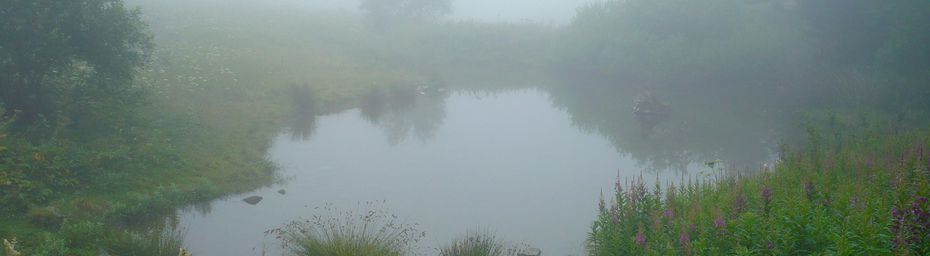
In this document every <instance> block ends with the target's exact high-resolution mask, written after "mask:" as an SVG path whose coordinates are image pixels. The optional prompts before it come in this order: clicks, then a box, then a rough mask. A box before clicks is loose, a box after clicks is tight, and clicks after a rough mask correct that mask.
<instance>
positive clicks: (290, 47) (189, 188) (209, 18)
mask: <svg viewBox="0 0 930 256" xmlns="http://www.w3.org/2000/svg"><path fill="white" fill-rule="evenodd" d="M127 2H128V3H129V4H130V5H138V6H141V7H142V9H141V10H142V17H143V20H144V21H145V22H146V23H148V30H149V31H148V32H150V33H151V34H153V36H154V44H155V48H154V52H153V53H152V56H151V60H150V61H149V63H148V64H147V65H145V66H144V67H143V68H142V69H140V70H136V71H135V73H134V74H133V77H134V79H133V80H134V82H133V83H134V85H133V87H134V88H138V89H139V92H140V94H141V95H144V96H142V97H141V98H142V100H140V101H139V103H138V104H136V105H133V107H127V108H106V106H104V105H101V106H100V107H101V110H100V111H99V113H101V115H103V116H105V117H106V118H100V120H106V122H98V123H96V124H94V125H91V126H89V127H87V128H86V129H75V128H74V127H75V126H76V125H75V124H76V123H78V121H81V120H73V119H68V118H58V119H50V120H52V121H47V122H38V123H36V124H35V125H30V126H28V127H13V126H12V124H13V123H15V119H14V118H13V117H11V118H0V191H2V195H0V204H2V205H3V207H2V208H0V216H2V217H0V238H7V239H12V238H17V241H18V244H17V246H16V248H17V249H18V250H19V251H20V252H22V253H24V255H96V254H97V253H98V252H99V251H101V250H106V251H109V252H110V253H112V254H114V255H125V254H129V253H134V252H133V250H135V251H138V249H139V248H149V247H148V246H149V245H147V244H146V243H145V241H160V240H159V239H161V238H160V237H162V236H163V235H162V234H163V232H161V230H160V228H155V229H154V230H149V231H132V232H130V231H127V229H126V227H129V226H138V225H139V224H140V223H149V222H151V221H153V220H155V219H157V218H159V217H161V216H163V215H166V214H169V215H170V214H171V213H172V212H173V211H174V209H176V207H178V206H182V205H185V204H189V203H193V202H199V201H204V200H210V199H214V198H218V197H221V196H224V195H229V194H236V193H241V192H245V191H249V190H252V189H255V188H258V187H261V186H265V185H269V184H271V183H273V182H274V180H275V176H274V169H275V166H274V165H273V163H271V162H269V161H268V160H267V159H266V158H265V151H266V149H267V148H268V146H269V143H270V141H271V139H272V138H273V137H274V136H275V135H276V134H278V133H280V132H283V131H286V130H295V129H300V127H289V126H299V125H300V124H293V122H291V120H294V119H298V120H301V119H306V118H307V117H309V119H312V118H313V116H317V115H323V114H327V113H333V112H337V111H341V110H344V109H348V108H352V107H354V106H357V105H358V104H359V101H360V98H361V97H362V95H367V94H370V92H373V91H382V90H381V89H380V88H385V87H387V88H395V87H404V86H410V87H412V86H416V85H417V84H420V83H423V82H424V81H429V80H435V79H436V78H437V77H440V76H445V75H444V74H446V73H447V72H444V71H442V70H444V69H455V68H460V67H461V66H453V65H452V64H457V65H461V64H463V63H457V62H454V60H457V59H461V58H460V57H461V56H468V57H469V59H470V62H469V63H471V64H469V63H464V64H469V65H474V63H483V62H493V61H489V60H493V59H506V60H513V61H515V62H514V63H510V62H494V63H498V64H500V65H505V66H507V67H514V66H525V67H526V69H531V68H532V67H533V66H534V65H537V64H538V63H541V62H542V61H541V60H532V61H528V60H527V58H522V57H517V56H515V55H516V54H529V52H530V51H529V50H528V49H526V47H523V46H519V45H517V44H514V43H513V42H517V41H529V40H531V39H533V38H538V37H541V36H543V35H544V34H545V33H544V32H546V29H545V28H543V27H534V26H520V25H502V26H492V25H481V24H472V23H460V24H414V25H412V26H415V27H396V28H392V30H393V31H381V32H379V31H372V30H370V28H368V27H366V26H367V23H366V22H365V21H364V20H363V19H362V18H361V17H358V16H357V15H350V14H344V13H328V12H320V11H316V10H309V9H305V8H290V7H288V6H279V5H265V4H261V3H236V4H229V3H227V2H225V1H196V2H195V1H148V0H138V1H127ZM217 6H224V8H225V9H224V11H223V12H217V11H214V8H216V7H217ZM515 31H522V32H523V33H519V34H517V33H513V32H515ZM474 33H483V34H481V35H479V36H474V35H473V34H474ZM511 34H512V35H511ZM492 37H493V38H500V37H508V38H511V39H510V40H509V41H507V42H505V43H502V44H484V43H480V42H482V41H484V38H492ZM453 41H454V42H458V43H457V44H456V45H455V48H454V49H452V50H450V49H449V48H447V47H446V46H447V45H448V44H447V43H448V42H453ZM518 46H519V47H518ZM516 48H520V49H521V50H522V51H513V50H514V49H516ZM475 52H480V53H481V54H473V53H475ZM504 55H506V56H504ZM496 69H497V68H496V67H489V68H486V69H484V71H480V70H474V69H473V70H471V71H474V72H475V74H484V75H486V76H492V77H497V75H488V74H490V73H493V72H488V71H493V70H496ZM469 76H470V75H469ZM517 76H519V75H517ZM65 83H66V82H65ZM10 111H12V110H10ZM3 112H5V111H4V110H3V109H2V108H0V113H3ZM111 116H112V117H111ZM155 226H158V225H155ZM132 230H136V229H135V227H133V229H132ZM85 237H97V238H95V239H85ZM170 238H171V239H174V240H177V239H180V238H179V236H171V237H170ZM171 239H169V240H171ZM149 244H151V243H149ZM156 244H158V243H157V242H156ZM163 244H165V245H170V246H177V243H163ZM170 246H169V247H170ZM133 248H135V249H133ZM164 251H166V252H167V251H175V250H164ZM0 255H3V252H0Z"/></svg>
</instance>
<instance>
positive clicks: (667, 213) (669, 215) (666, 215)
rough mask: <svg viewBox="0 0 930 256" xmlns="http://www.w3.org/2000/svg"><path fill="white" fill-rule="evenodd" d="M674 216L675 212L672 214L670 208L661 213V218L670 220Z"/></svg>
mask: <svg viewBox="0 0 930 256" xmlns="http://www.w3.org/2000/svg"><path fill="white" fill-rule="evenodd" d="M674 216H675V212H673V211H672V209H671V208H669V209H665V211H664V212H662V218H666V219H671V218H672V217H674Z"/></svg>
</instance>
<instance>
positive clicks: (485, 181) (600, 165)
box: [180, 90, 700, 255]
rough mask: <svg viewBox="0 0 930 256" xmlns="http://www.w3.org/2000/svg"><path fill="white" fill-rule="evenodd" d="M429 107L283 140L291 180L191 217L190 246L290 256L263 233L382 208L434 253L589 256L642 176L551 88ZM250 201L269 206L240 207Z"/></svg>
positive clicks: (281, 161) (351, 115)
mask: <svg viewBox="0 0 930 256" xmlns="http://www.w3.org/2000/svg"><path fill="white" fill-rule="evenodd" d="M429 102H432V103H429ZM422 104H425V105H426V106H422V107H423V108H429V109H427V110H424V109H418V108H419V107H417V106H414V107H412V108H410V109H408V110H406V111H403V112H402V113H391V112H388V113H385V114H383V115H381V116H380V117H378V119H377V120H372V118H364V117H365V116H366V115H365V114H363V113H360V110H358V109H355V110H350V111H345V112H342V113H338V114H332V115H327V116H322V117H319V118H318V119H317V120H316V121H315V129H313V131H312V135H311V136H292V135H291V134H288V133H284V134H281V135H280V136H278V137H277V138H276V139H275V141H274V143H273V146H272V147H271V149H270V150H269V153H268V154H269V157H270V158H271V159H272V160H273V161H274V162H275V163H277V164H278V165H279V166H280V167H281V170H280V173H281V175H283V176H284V177H286V179H287V180H286V181H285V182H283V183H282V184H279V185H273V186H270V187H267V188H263V189H260V190H257V191H254V192H250V193H247V194H244V195H238V196H232V197H229V198H226V199H221V200H217V201H214V202H212V203H211V204H210V206H209V207H203V206H201V207H191V208H189V209H185V210H182V211H181V213H180V215H181V218H180V222H181V223H180V225H181V227H183V228H184V229H185V230H186V238H185V239H186V240H185V245H186V246H187V248H190V250H192V251H193V253H195V254H197V255H247V254H248V255H262V252H264V253H265V254H266V255H279V254H281V253H282V252H283V251H282V249H281V248H279V246H278V244H277V243H276V241H274V239H273V238H271V237H266V236H265V234H264V231H266V230H269V229H272V228H275V227H279V226H281V225H283V224H285V223H287V222H289V221H291V220H295V219H300V218H309V217H311V216H314V215H315V214H320V213H319V212H318V211H317V210H315V207H318V206H324V205H327V204H331V205H332V206H334V207H337V208H340V209H345V210H352V209H358V206H359V204H361V203H365V202H373V201H378V202H383V203H381V205H383V206H384V208H387V209H389V211H390V212H391V213H393V214H396V215H397V216H399V217H400V218H401V219H402V220H404V221H405V222H407V223H416V224H417V225H418V230H420V231H423V232H426V238H425V239H424V240H423V241H422V244H421V245H420V246H421V247H423V248H424V249H423V250H424V251H425V252H426V253H429V254H435V249H431V248H435V247H439V246H441V245H443V244H446V243H447V242H449V241H451V240H452V239H454V238H457V237H460V236H462V235H464V234H465V233H466V231H468V230H475V229H481V230H489V231H492V232H493V233H494V234H495V235H496V236H497V237H500V238H503V239H505V240H507V241H510V242H512V243H526V244H529V245H531V246H533V247H538V248H541V249H542V251H543V254H544V255H581V254H582V245H583V241H584V239H585V236H586V233H587V232H588V231H589V228H590V225H591V223H592V221H593V220H594V218H595V216H596V209H597V200H598V198H599V195H600V194H601V192H602V191H603V192H604V193H610V192H611V191H612V189H613V182H614V180H615V177H617V175H618V171H619V172H620V175H622V176H638V175H640V170H641V168H640V166H638V165H637V161H636V160H634V159H632V158H631V157H629V156H625V155H626V154H620V153H618V150H617V148H616V147H615V146H613V145H612V144H611V143H610V142H609V140H608V139H606V138H605V137H604V136H603V135H601V134H598V133H594V132H585V131H583V130H582V129H578V128H577V127H576V125H575V124H573V122H572V119H571V117H570V115H569V114H568V113H566V112H565V111H564V110H562V108H556V107H554V106H553V103H552V100H551V99H550V96H549V95H548V94H547V93H546V92H543V91H539V90H516V91H509V92H498V93H462V92H454V93H451V95H447V96H443V98H442V99H440V100H439V101H427V102H426V103H422ZM625 109H626V108H625ZM692 166H700V165H695V164H692ZM656 175H657V174H654V173H647V174H645V178H646V179H647V180H650V179H656V178H658V179H661V180H666V179H670V180H675V181H677V180H678V179H679V178H680V175H681V172H661V173H659V174H658V175H659V177H656ZM279 189H285V190H286V194H284V195H281V194H278V192H277V191H278V190H279ZM251 195H259V196H263V197H264V200H263V201H261V202H260V203H259V204H257V205H249V204H246V203H244V202H243V201H242V200H241V199H242V198H243V197H246V196H251Z"/></svg>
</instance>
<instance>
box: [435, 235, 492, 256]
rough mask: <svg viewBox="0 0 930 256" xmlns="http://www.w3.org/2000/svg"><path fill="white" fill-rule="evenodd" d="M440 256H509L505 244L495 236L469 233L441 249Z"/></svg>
mask: <svg viewBox="0 0 930 256" xmlns="http://www.w3.org/2000/svg"><path fill="white" fill-rule="evenodd" d="M439 255H440V256H503V255H509V254H508V250H506V249H505V246H504V243H503V242H502V241H500V240H498V239H497V237H494V235H492V234H489V233H483V232H469V233H468V234H466V235H465V237H464V238H461V239H458V240H455V241H453V242H452V244H449V245H446V246H444V247H443V248H441V249H439Z"/></svg>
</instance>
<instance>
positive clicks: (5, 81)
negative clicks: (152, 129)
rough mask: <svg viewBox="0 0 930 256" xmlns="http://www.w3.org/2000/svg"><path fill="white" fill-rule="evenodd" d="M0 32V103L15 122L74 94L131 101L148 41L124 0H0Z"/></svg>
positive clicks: (57, 107)
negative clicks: (135, 76)
mask: <svg viewBox="0 0 930 256" xmlns="http://www.w3.org/2000/svg"><path fill="white" fill-rule="evenodd" d="M0 35H3V36H2V37H0V104H3V105H5V107H6V109H7V110H9V111H7V113H4V115H5V116H11V115H16V116H17V120H18V121H19V122H31V121H34V120H36V118H37V117H40V116H45V117H52V116H54V115H55V114H56V113H57V112H59V111H62V110H63V109H64V108H66V107H74V105H73V102H75V100H79V101H87V100H96V103H101V102H106V103H126V102H129V101H134V100H133V99H132V95H135V94H134V92H135V90H134V88H133V87H132V78H133V74H134V72H135V71H136V69H137V68H139V67H141V66H142V65H143V64H144V63H145V62H146V60H147V58H148V56H149V53H150V51H151V49H152V43H151V37H150V36H149V35H148V34H146V33H145V24H144V23H143V22H142V20H141V18H140V11H139V10H138V9H128V8H126V6H125V5H124V4H123V1H122V0H83V1H62V0H0ZM64 102H71V103H64ZM65 105H70V106H65ZM98 105H99V104H98ZM109 107H115V106H109Z"/></svg>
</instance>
